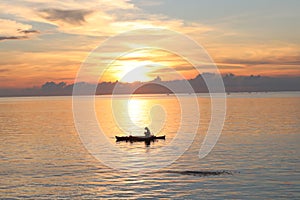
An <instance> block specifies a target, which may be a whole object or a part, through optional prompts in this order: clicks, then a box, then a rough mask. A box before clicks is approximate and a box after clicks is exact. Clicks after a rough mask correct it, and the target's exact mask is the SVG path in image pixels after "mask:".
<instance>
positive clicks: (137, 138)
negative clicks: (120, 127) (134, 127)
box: [116, 135, 166, 142]
mask: <svg viewBox="0 0 300 200" xmlns="http://www.w3.org/2000/svg"><path fill="white" fill-rule="evenodd" d="M165 139H166V136H165V135H163V136H155V135H151V136H149V137H147V136H132V135H130V136H116V140H117V142H119V141H126V142H140V141H145V142H150V141H155V140H165Z"/></svg>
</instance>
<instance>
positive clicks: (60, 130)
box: [0, 92, 300, 199]
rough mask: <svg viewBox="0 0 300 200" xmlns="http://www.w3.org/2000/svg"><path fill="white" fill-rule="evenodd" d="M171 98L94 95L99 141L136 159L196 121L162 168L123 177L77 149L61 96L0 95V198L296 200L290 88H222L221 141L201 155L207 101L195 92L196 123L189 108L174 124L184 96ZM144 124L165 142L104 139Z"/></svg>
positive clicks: (297, 117)
mask: <svg viewBox="0 0 300 200" xmlns="http://www.w3.org/2000/svg"><path fill="white" fill-rule="evenodd" d="M181 99H182V102H181V103H180V102H179V101H178V99H177V98H176V97H175V96H172V95H169V96H166V95H136V96H133V97H131V98H129V97H128V96H117V97H114V100H113V101H114V103H113V107H114V110H112V106H111V105H112V100H111V97H110V96H97V97H96V98H95V113H96V117H97V121H98V123H99V125H100V126H101V129H102V130H103V132H104V133H105V135H106V136H107V138H108V142H110V143H111V145H113V146H114V147H116V148H118V149H120V150H122V151H125V152H129V153H135V154H136V155H138V156H143V155H145V156H147V154H149V153H151V152H155V151H157V150H159V149H160V148H163V147H164V146H166V145H170V143H171V141H172V139H173V138H174V137H175V136H176V134H177V130H178V128H179V127H180V126H185V127H186V128H187V129H188V128H189V127H190V128H191V130H192V128H193V127H195V126H197V125H198V124H199V125H200V126H199V128H198V130H197V135H196V137H195V139H194V142H193V144H192V145H191V146H190V148H189V149H188V150H187V151H186V152H185V153H184V154H183V155H182V156H181V157H180V158H178V159H177V160H176V161H174V162H173V163H172V164H171V165H169V166H167V167H165V168H162V169H158V170H155V171H151V172H143V171H138V172H134V173H133V172H130V171H128V172H126V171H122V172H120V171H117V170H115V169H113V168H110V167H109V166H105V165H104V164H103V163H101V162H100V161H99V160H97V159H96V158H95V157H93V155H91V154H90V153H89V152H88V151H87V149H86V148H85V146H84V145H83V144H82V142H81V140H80V137H79V135H78V133H77V130H76V128H75V122H74V120H73V112H72V98H71V97H13V98H0V130H1V131H0V144H1V150H0V159H1V163H0V199H5V198H21V199H23V198H28V199H49V198H51V199H60V198H67V199H70V198H72V199H100V198H110V199H115V198H124V199H131V198H132V199H137V198H172V199H300V164H299V163H300V93H299V92H294V93H290V92H286V93H251V94H249V93H234V94H230V95H229V96H228V98H227V112H226V120H225V125H224V128H223V131H222V134H221V137H220V139H219V140H218V143H217V144H216V146H215V147H214V149H213V150H212V151H211V152H210V154H209V155H208V156H206V157H205V158H203V159H199V157H198V153H199V148H200V146H201V142H202V140H203V137H204V136H205V133H206V131H207V128H208V124H209V122H210V117H211V116H210V114H211V110H210V104H211V102H210V99H209V98H208V96H207V95H199V96H198V97H197V102H198V103H199V110H200V122H198V121H197V120H199V119H197V118H196V117H195V116H196V115H195V113H194V112H196V111H197V109H193V108H191V109H190V115H186V116H184V118H185V121H184V124H182V123H181V122H182V110H181V108H182V107H180V106H183V105H182V104H185V105H189V104H190V101H191V99H192V97H190V96H188V95H187V96H182V97H181ZM128 102H129V104H128ZM125 108H128V110H129V113H128V114H127V113H125V114H124V110H126V109H125ZM87 120H89V118H87ZM133 124H134V125H133ZM145 125H147V126H149V127H150V129H151V130H152V132H153V133H155V134H158V135H166V140H165V141H163V140H162V141H157V142H154V143H151V144H150V145H146V144H144V143H143V142H141V143H126V142H118V143H117V142H116V141H115V139H114V136H115V135H126V134H132V135H141V134H143V127H144V126H145ZM86 131H89V130H86ZM95 134H96V133H95ZM183 142H184V141H183ZM101 148H102V147H101V146H99V149H100V150H101V151H100V152H101V153H103V154H105V153H106V151H105V149H101ZM175 148H176V147H175ZM124 159H126V158H124ZM162 159H164V158H163V156H162ZM148 162H151V159H149V160H148ZM133 165H134V163H133ZM132 167H135V166H132Z"/></svg>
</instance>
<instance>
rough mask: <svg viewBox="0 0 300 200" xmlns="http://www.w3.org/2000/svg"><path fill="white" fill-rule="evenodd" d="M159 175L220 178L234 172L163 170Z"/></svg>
mask: <svg viewBox="0 0 300 200" xmlns="http://www.w3.org/2000/svg"><path fill="white" fill-rule="evenodd" d="M160 173H169V174H181V175H193V176H220V175H233V174H234V173H235V172H233V171H230V170H221V171H190V170H184V171H179V170H165V171H160Z"/></svg>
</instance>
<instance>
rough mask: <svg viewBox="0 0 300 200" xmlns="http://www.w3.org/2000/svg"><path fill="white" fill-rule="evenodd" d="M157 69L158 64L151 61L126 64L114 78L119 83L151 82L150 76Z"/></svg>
mask: <svg viewBox="0 0 300 200" xmlns="http://www.w3.org/2000/svg"><path fill="white" fill-rule="evenodd" d="M157 68H158V64H157V63H154V62H151V61H140V62H127V63H126V64H125V63H123V70H122V71H120V72H119V73H118V74H116V76H117V77H118V80H119V81H121V82H128V83H133V82H136V81H141V82H147V81H151V80H153V77H152V74H153V72H154V71H155V69H157Z"/></svg>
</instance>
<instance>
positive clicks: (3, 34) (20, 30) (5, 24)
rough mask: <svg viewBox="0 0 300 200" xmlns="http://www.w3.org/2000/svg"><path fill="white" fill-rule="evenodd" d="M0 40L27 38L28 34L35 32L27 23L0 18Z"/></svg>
mask: <svg viewBox="0 0 300 200" xmlns="http://www.w3.org/2000/svg"><path fill="white" fill-rule="evenodd" d="M0 24H1V26H0V41H2V40H20V39H28V38H29V34H37V33H39V31H37V30H32V26H31V25H29V24H23V23H19V22H17V21H14V20H8V19H0Z"/></svg>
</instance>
